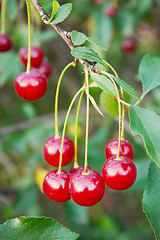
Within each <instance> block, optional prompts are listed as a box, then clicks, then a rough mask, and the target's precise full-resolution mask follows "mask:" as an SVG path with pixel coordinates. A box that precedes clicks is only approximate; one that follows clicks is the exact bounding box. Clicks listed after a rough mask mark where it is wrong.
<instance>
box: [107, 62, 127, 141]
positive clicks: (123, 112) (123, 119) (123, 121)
mask: <svg viewBox="0 0 160 240" xmlns="http://www.w3.org/2000/svg"><path fill="white" fill-rule="evenodd" d="M103 62H104V63H105V64H106V65H107V66H108V67H109V68H110V69H111V70H112V72H113V73H114V74H115V76H116V77H118V78H119V76H118V73H117V72H116V70H115V69H114V68H113V67H112V66H111V65H110V64H109V63H108V62H106V61H105V60H103ZM120 91H121V95H122V100H123V102H124V92H123V88H122V87H120ZM123 102H121V103H122V134H121V139H124V125H125V108H124V103H123Z"/></svg>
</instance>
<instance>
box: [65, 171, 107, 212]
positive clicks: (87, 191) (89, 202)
mask: <svg viewBox="0 0 160 240" xmlns="http://www.w3.org/2000/svg"><path fill="white" fill-rule="evenodd" d="M88 172H89V175H84V174H83V169H79V170H77V171H76V172H75V173H74V174H72V176H71V177H70V182H69V192H70V196H71V198H72V200H73V201H74V202H75V203H77V204H78V205H80V206H84V207H90V206H93V205H94V204H96V203H98V202H99V201H100V200H101V199H102V198H103V195H104V191H105V184H104V180H103V178H102V176H101V175H100V174H99V173H98V172H96V171H94V170H91V169H88Z"/></svg>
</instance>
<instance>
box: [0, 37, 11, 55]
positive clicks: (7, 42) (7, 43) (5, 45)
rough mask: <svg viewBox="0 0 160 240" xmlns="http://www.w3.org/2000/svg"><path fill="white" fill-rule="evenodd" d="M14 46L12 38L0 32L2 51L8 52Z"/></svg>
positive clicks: (0, 49) (0, 47)
mask: <svg viewBox="0 0 160 240" xmlns="http://www.w3.org/2000/svg"><path fill="white" fill-rule="evenodd" d="M11 48H12V41H11V38H10V37H9V36H8V35H6V34H0V52H7V51H9V50H11Z"/></svg>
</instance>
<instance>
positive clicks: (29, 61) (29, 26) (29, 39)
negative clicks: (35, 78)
mask: <svg viewBox="0 0 160 240" xmlns="http://www.w3.org/2000/svg"><path fill="white" fill-rule="evenodd" d="M26 4H27V14H28V62H27V70H26V72H27V73H28V72H29V71H30V68H31V13H30V6H29V0H26Z"/></svg>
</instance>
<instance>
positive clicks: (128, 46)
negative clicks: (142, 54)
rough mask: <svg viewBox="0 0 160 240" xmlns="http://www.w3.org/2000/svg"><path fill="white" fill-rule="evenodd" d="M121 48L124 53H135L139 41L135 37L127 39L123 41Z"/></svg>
mask: <svg viewBox="0 0 160 240" xmlns="http://www.w3.org/2000/svg"><path fill="white" fill-rule="evenodd" d="M121 48H122V51H123V52H126V53H129V52H134V51H135V50H136V49H137V40H136V39H135V38H134V37H130V38H126V39H124V40H123V41H122V44H121Z"/></svg>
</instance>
